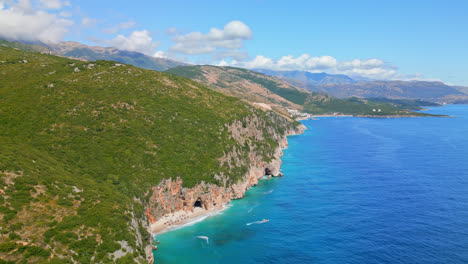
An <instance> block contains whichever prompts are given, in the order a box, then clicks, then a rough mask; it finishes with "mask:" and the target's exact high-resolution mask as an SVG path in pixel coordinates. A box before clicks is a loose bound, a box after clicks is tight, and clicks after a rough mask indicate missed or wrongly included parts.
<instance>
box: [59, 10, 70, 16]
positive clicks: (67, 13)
mask: <svg viewBox="0 0 468 264" xmlns="http://www.w3.org/2000/svg"><path fill="white" fill-rule="evenodd" d="M59 15H60V16H62V17H71V16H73V14H72V13H71V12H66V11H63V12H60V13H59Z"/></svg>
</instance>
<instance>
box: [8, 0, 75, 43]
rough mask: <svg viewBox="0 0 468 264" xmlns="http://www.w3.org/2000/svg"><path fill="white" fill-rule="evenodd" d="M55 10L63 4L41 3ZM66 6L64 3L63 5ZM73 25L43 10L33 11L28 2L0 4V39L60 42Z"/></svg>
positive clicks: (69, 21) (20, 0)
mask: <svg viewBox="0 0 468 264" xmlns="http://www.w3.org/2000/svg"><path fill="white" fill-rule="evenodd" d="M42 2H43V4H46V5H48V6H49V8H53V9H56V8H57V7H59V6H60V7H61V6H62V5H64V3H65V2H60V1H59V2H58V3H59V4H57V3H56V2H55V1H42ZM65 4H66V3H65ZM72 25H73V22H72V21H71V20H68V19H65V18H62V17H58V16H57V15H56V14H51V13H48V12H47V11H45V10H35V9H33V7H32V4H31V2H30V1H29V0H19V1H8V2H6V4H5V2H3V3H2V2H0V37H2V38H6V39H11V40H23V41H41V42H44V43H56V42H58V41H60V40H61V39H62V38H63V37H64V36H65V35H66V34H67V33H68V31H69V27H70V26H72Z"/></svg>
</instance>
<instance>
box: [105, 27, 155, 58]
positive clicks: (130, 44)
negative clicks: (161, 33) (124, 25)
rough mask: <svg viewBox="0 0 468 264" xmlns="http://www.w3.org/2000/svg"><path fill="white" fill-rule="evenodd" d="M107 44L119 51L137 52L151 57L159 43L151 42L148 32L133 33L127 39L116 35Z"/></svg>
mask: <svg viewBox="0 0 468 264" xmlns="http://www.w3.org/2000/svg"><path fill="white" fill-rule="evenodd" d="M108 44H109V45H111V46H113V47H115V48H117V49H120V50H128V51H138V52H141V53H143V54H146V55H153V54H154V52H155V49H156V48H157V47H158V46H159V42H153V38H152V37H151V34H150V32H149V31H148V30H142V31H133V32H132V33H131V34H130V35H129V36H128V37H126V36H124V35H118V36H117V37H116V38H114V39H113V40H110V41H108Z"/></svg>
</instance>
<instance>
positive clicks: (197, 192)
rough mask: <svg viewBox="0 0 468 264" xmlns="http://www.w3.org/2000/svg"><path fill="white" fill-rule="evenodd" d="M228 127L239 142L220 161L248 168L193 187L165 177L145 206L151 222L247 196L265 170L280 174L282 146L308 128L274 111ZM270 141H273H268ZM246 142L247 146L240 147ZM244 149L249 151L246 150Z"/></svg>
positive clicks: (232, 167) (213, 206)
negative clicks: (232, 179) (234, 177)
mask: <svg viewBox="0 0 468 264" xmlns="http://www.w3.org/2000/svg"><path fill="white" fill-rule="evenodd" d="M266 118H269V119H266ZM272 124H274V125H272ZM226 127H227V129H228V131H229V132H230V134H231V135H232V139H234V140H235V141H236V142H237V143H238V144H237V145H234V146H232V149H231V150H230V151H227V152H225V154H224V156H223V157H221V158H220V164H221V166H224V167H226V168H228V169H229V171H234V170H235V169H236V168H239V167H242V166H245V167H246V168H247V169H246V172H245V173H244V174H243V175H242V177H241V179H240V180H238V181H237V182H230V180H229V179H228V177H226V175H223V174H220V175H216V177H215V178H216V179H218V180H219V182H220V184H213V183H206V182H201V183H199V184H197V185H195V186H194V187H192V188H185V187H184V186H183V181H182V179H180V178H176V179H166V180H163V181H162V182H161V183H159V184H158V185H157V186H154V187H152V189H151V192H152V193H151V197H150V198H149V202H148V204H147V206H146V215H147V218H148V221H149V223H150V225H151V224H153V223H155V222H156V221H158V220H159V219H161V218H162V217H163V216H166V215H169V214H174V213H177V212H184V213H187V214H189V213H191V212H192V213H193V212H194V211H195V210H197V208H202V209H204V210H206V211H207V212H208V211H209V210H212V209H214V208H218V207H222V206H223V205H225V204H227V203H229V202H230V201H231V200H233V199H239V198H242V197H244V195H245V192H246V191H247V190H248V189H249V188H250V187H251V186H254V185H256V184H257V183H258V181H259V180H260V179H261V178H262V177H264V176H265V175H266V174H269V175H271V176H280V175H281V174H280V166H281V156H282V155H283V151H282V149H283V148H285V147H287V146H288V141H287V136H289V135H295V134H301V133H303V130H304V129H305V127H304V126H303V125H302V124H299V123H295V122H291V121H290V120H287V119H285V118H284V117H280V116H278V115H276V114H273V113H272V114H271V115H269V116H267V117H264V118H263V119H262V118H261V117H259V116H251V117H248V118H245V119H244V120H241V121H236V122H234V123H232V124H229V125H226ZM268 142H269V143H271V144H266V143H268ZM245 145H248V148H241V147H240V146H245ZM270 145H273V146H270ZM245 149H249V151H248V152H247V153H245V152H246V151H245ZM266 172H268V173H266ZM151 231H154V230H150V232H151Z"/></svg>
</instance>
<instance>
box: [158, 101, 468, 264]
mask: <svg viewBox="0 0 468 264" xmlns="http://www.w3.org/2000/svg"><path fill="white" fill-rule="evenodd" d="M430 112H431V113H438V114H449V115H452V116H457V118H400V119H371V118H352V117H349V118H348V117H346V118H320V119H319V120H309V121H304V124H305V125H306V126H307V127H308V130H307V131H306V133H305V134H304V135H300V136H292V137H289V148H288V149H287V150H285V155H284V156H283V162H284V163H283V166H282V172H283V173H284V175H285V177H284V178H276V179H272V180H265V181H261V182H260V184H259V185H258V186H256V187H254V188H252V189H251V190H249V191H248V192H247V194H246V197H245V198H244V199H241V200H237V201H234V202H232V203H231V206H230V207H229V208H228V209H226V210H225V211H223V212H221V213H220V214H218V215H215V216H212V217H209V218H207V219H205V220H204V221H203V222H200V223H197V224H194V225H192V226H187V227H184V228H182V229H178V230H175V231H172V232H169V233H166V234H162V235H159V236H158V237H157V239H158V240H160V241H161V244H160V246H159V250H158V251H157V252H155V254H154V255H155V259H156V263H451V264H455V263H468V106H460V105H449V106H446V107H442V108H431V110H430ZM262 219H269V220H270V221H269V222H266V223H255V222H256V221H260V220H262ZM249 223H251V224H249ZM197 236H206V237H208V241H206V240H205V239H203V238H197Z"/></svg>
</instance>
